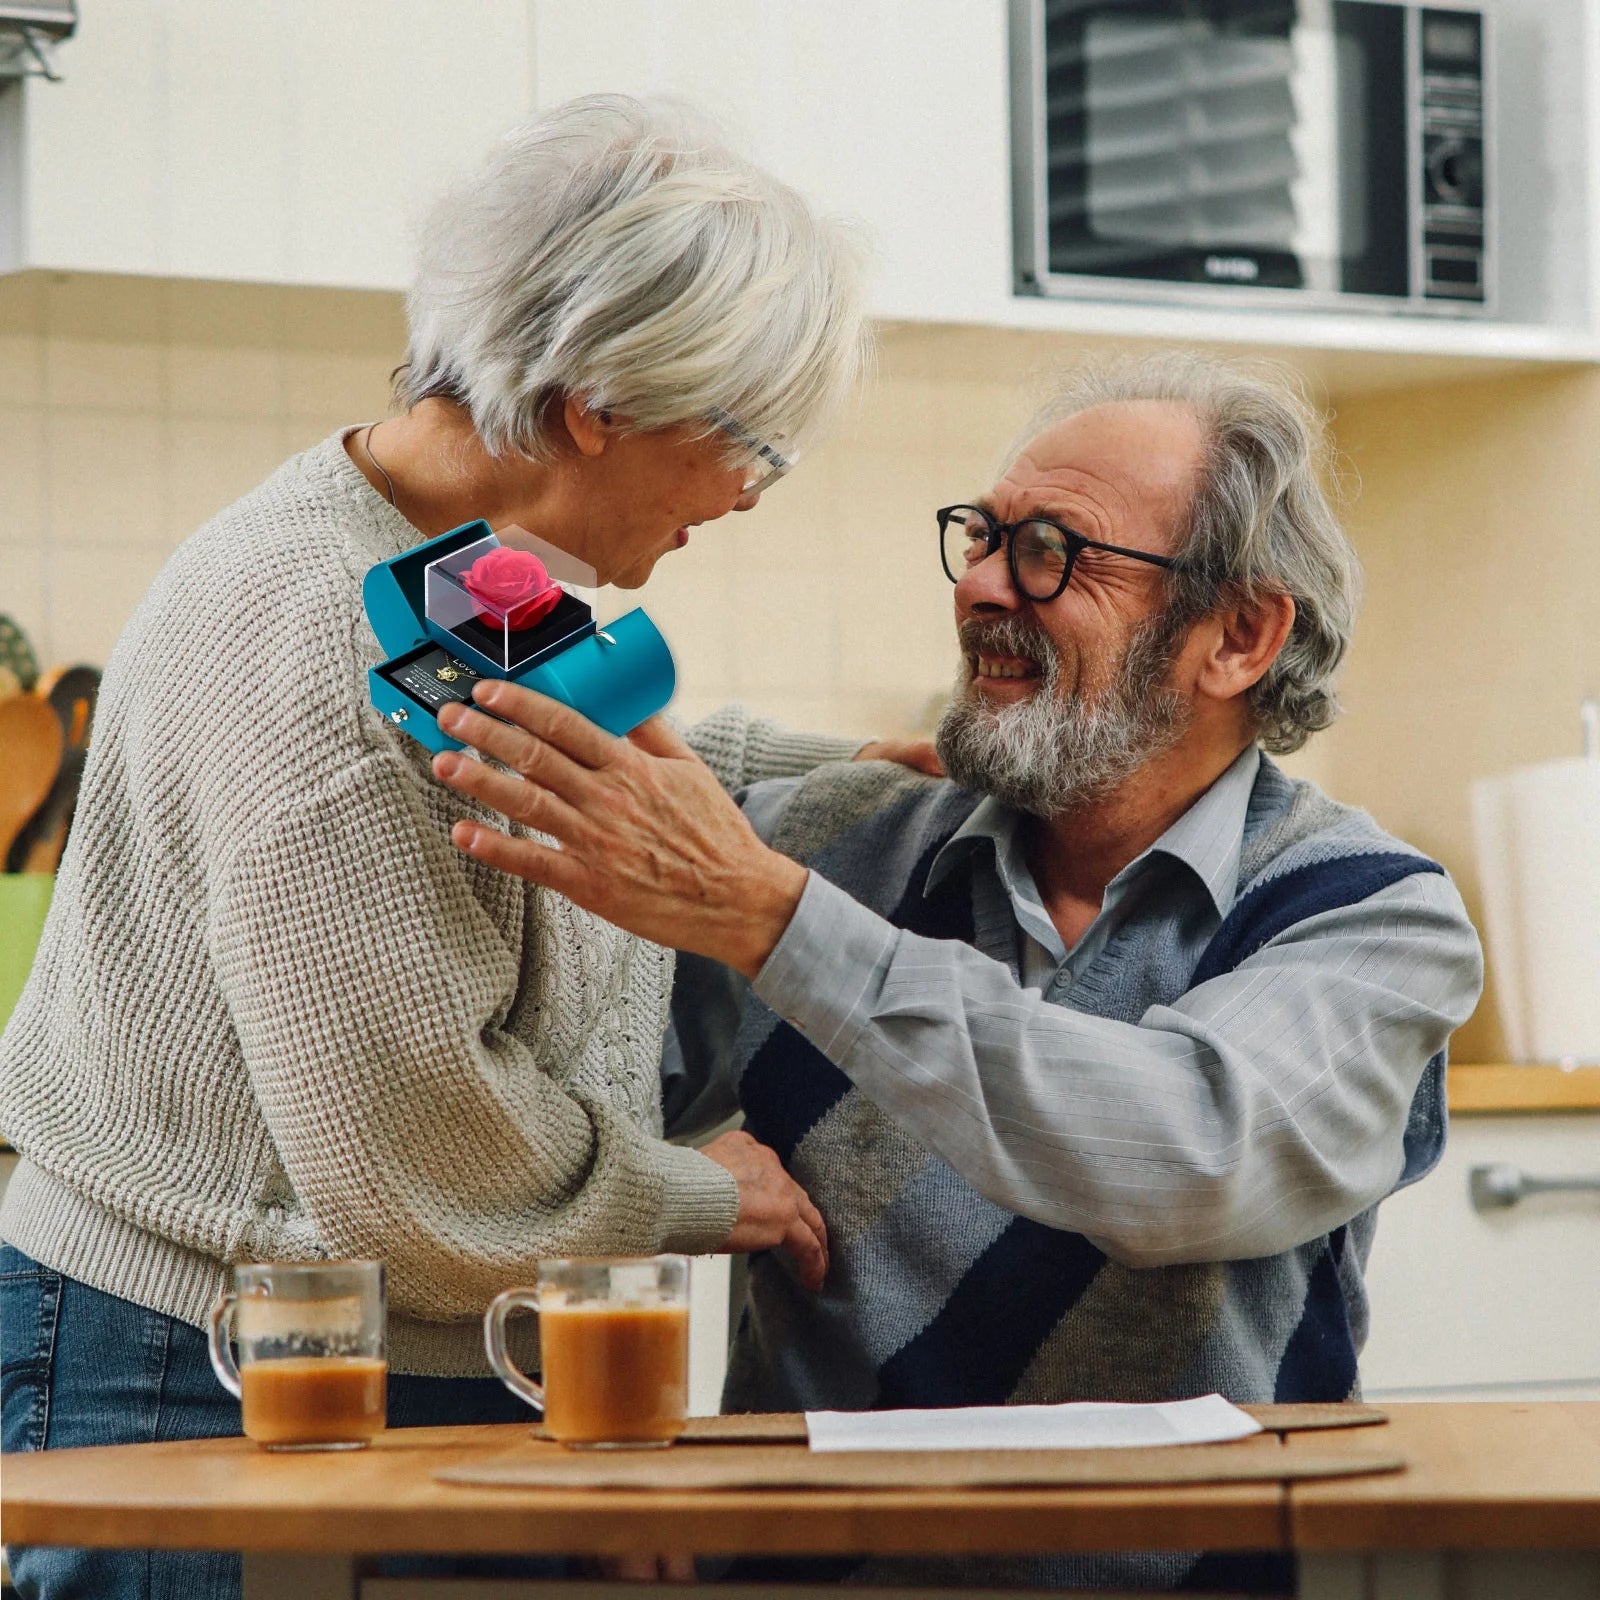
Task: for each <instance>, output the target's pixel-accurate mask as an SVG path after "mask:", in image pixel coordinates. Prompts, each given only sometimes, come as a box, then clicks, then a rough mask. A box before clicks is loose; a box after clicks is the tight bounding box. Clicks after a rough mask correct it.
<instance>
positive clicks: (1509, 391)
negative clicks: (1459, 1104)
mask: <svg viewBox="0 0 1600 1600" xmlns="http://www.w3.org/2000/svg"><path fill="white" fill-rule="evenodd" d="M1597 437H1600V371H1596V370H1594V369H1587V370H1578V371H1561V372H1552V373H1548V374H1545V375H1543V376H1537V377H1522V378H1516V379H1510V380H1507V381H1504V382H1494V383H1477V384H1464V385H1454V386H1450V387H1434V388H1427V389H1418V390H1412V391H1411V392H1409V393H1406V394H1402V395H1386V396H1372V397H1369V398H1367V399H1365V400H1363V401H1361V402H1359V403H1355V404H1347V405H1346V406H1345V407H1344V408H1343V410H1342V411H1341V414H1340V418H1339V438H1340V443H1341V445H1342V446H1343V448H1344V451H1345V453H1346V456H1347V458H1348V460H1349V461H1350V463H1351V465H1352V467H1353V468H1354V470H1355V471H1356V472H1357V473H1358V474H1359V476H1360V482H1361V490H1360V494H1359V497H1358V498H1357V499H1356V501H1355V503H1354V506H1353V507H1352V511H1351V528H1352V531H1353V532H1354V534H1355V537H1356V540H1357V543H1358V545H1359V546H1360V549H1361V554H1362V560H1363V562H1364V564H1365V567H1366V576H1367V594H1366V602H1365V604H1364V606H1363V609H1362V616H1361V623H1360V627H1359V629H1358V630H1357V635H1356V641H1355V645H1354V648H1353V650H1352V652H1351V658H1350V666H1349V670H1348V672H1347V673H1346V675H1345V700H1346V702H1347V705H1348V707H1349V714H1348V715H1347V716H1346V718H1345V719H1344V721H1342V722H1341V723H1339V724H1338V725H1337V726H1336V727H1335V728H1334V729H1333V730H1332V731H1331V733H1330V734H1329V735H1328V739H1327V759H1328V761H1329V763H1330V765H1331V767H1332V770H1333V771H1334V772H1335V773H1336V774H1337V779H1338V788H1339V789H1340V791H1341V792H1342V793H1343V794H1344V795H1346V796H1349V797H1352V798H1355V799H1357V800H1359V801H1360V803H1361V804H1363V805H1366V806H1368V807H1370V808H1371V810H1372V811H1373V812H1374V813H1375V814H1376V815H1377V816H1378V817H1379V818H1380V819H1381V820H1382V821H1383V822H1384V823H1385V824H1386V825H1388V826H1389V827H1391V828H1393V829H1394V830H1395V831H1396V832H1398V833H1400V834H1402V835H1403V836H1404V837H1405V838H1407V839H1410V840H1412V841H1413V842H1414V843H1415V844H1417V845H1419V846H1421V847H1422V848H1423V849H1426V850H1429V851H1431V852H1433V853H1434V854H1435V855H1436V856H1437V857H1438V859H1439V860H1441V861H1443V862H1444V864H1445V865H1446V866H1447V867H1448V868H1449V869H1450V871H1451V873H1452V874H1453V875H1454V876H1455V878H1456V881H1457V882H1458V883H1459V884H1460V885H1461V887H1462V890H1463V893H1464V894H1465V896H1466V899H1467V904H1468V907H1469V909H1470V910H1471V911H1472V912H1473V914H1474V915H1475V916H1477V915H1478V913H1479V911H1480V909H1481V901H1480V896H1479V889H1478V874H1477V868H1476V865H1475V862H1474V858H1473V843H1472V827H1471V816H1470V810H1469V800H1468V791H1469V787H1470V785H1471V782H1472V780H1473V779H1474V778H1476V777H1480V776H1485V775H1489V774H1493V773H1498V772H1505V771H1508V770H1510V769H1511V768H1513V767H1517V766H1522V765H1524V764H1527V763H1532V762H1539V761H1550V760H1555V759H1558V758H1561V757H1567V756H1575V755H1577V754H1579V753H1580V751H1581V748H1582V741H1581V733H1580V724H1579V719H1578V706H1579V703H1580V702H1581V700H1582V699H1583V697H1584V696H1585V695H1586V694H1594V693H1597V692H1600V616H1597V613H1600V537H1597V536H1596V535H1597V531H1600V454H1597V452H1596V448H1595V440H1596V438H1597ZM1480 923H1481V919H1480ZM1489 979H1490V992H1489V994H1488V995H1486V997H1485V1003H1484V1004H1483V1005H1481V1006H1480V1007H1479V1008H1478V1014H1477V1015H1476V1016H1475V1017H1474V1018H1473V1019H1472V1021H1471V1022H1470V1023H1468V1025H1467V1026H1466V1027H1465V1028H1463V1029H1462V1030H1461V1032H1460V1033H1459V1034H1458V1035H1457V1038H1456V1043H1455V1053H1456V1056H1457V1059H1459V1060H1462V1061H1485V1060H1489V1061H1492V1060H1496V1059H1503V1055H1504V1049H1505V1042H1504V1037H1503V1035H1502V1033H1501V1030H1500V1026H1499V1023H1498V1020H1497V1018H1496V1017H1495V1015H1494V1004H1493V981H1494V966H1493V962H1492V960H1491V962H1490V967H1489Z"/></svg>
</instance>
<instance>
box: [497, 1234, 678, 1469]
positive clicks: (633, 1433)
mask: <svg viewBox="0 0 1600 1600" xmlns="http://www.w3.org/2000/svg"><path fill="white" fill-rule="evenodd" d="M523 1308H526V1309H528V1310H532V1311H536V1312H537V1313H538V1316H539V1349H540V1355H541V1364H542V1368H543V1371H542V1373H541V1376H542V1378H543V1380H544V1381H543V1382H542V1383H535V1382H534V1381H533V1380H532V1379H531V1378H530V1377H529V1376H528V1375H527V1374H526V1373H525V1372H523V1371H522V1370H521V1369H520V1368H519V1367H517V1366H516V1365H515V1364H514V1363H513V1362H512V1360H511V1357H510V1356H509V1354H507V1351H506V1318H507V1317H509V1316H510V1315H511V1313H512V1312H513V1311H516V1310H519V1309H523ZM483 1337H484V1344H485V1345H486V1346H487V1348H488V1352H489V1365H490V1366H491V1367H493V1368H494V1370H495V1372H496V1373H497V1374H499V1377H500V1380H501V1382H502V1383H504V1384H505V1386H506V1387H507V1388H508V1389H509V1390H511V1392H512V1393H513V1394H515V1395H519V1396H520V1397H521V1398H522V1399H524V1400H526V1401H527V1402H528V1404H529V1405H531V1406H533V1407H534V1408H535V1409H536V1410H538V1411H540V1412H542V1413H543V1415H544V1428H545V1432H546V1433H548V1434H549V1435H550V1437H551V1438H552V1439H558V1440H559V1441H560V1442H561V1443H562V1444H564V1445H567V1446H569V1447H570V1448H572V1449H574V1450H623V1449H643V1450H648V1449H659V1448H660V1447H661V1446H663V1445H669V1444H671V1443H672V1441H673V1440H674V1439H676V1438H677V1437H678V1435H679V1434H680V1433H682V1432H683V1423H684V1418H685V1416H686V1415H687V1414H688V1409H689V1258H688V1257H687V1256H623V1257H615V1258H611V1259H606V1258H602V1257H599V1256H594V1257H588V1258H583V1257H573V1258H572V1259H569V1260H564V1261H541V1262H540V1263H539V1281H538V1286H537V1287H536V1288H532V1289H507V1290H506V1292H505V1293H504V1294H501V1295H496V1296H495V1298H494V1299H493V1301H491V1302H490V1305H489V1309H488V1311H487V1312H485V1313H484V1318H483Z"/></svg>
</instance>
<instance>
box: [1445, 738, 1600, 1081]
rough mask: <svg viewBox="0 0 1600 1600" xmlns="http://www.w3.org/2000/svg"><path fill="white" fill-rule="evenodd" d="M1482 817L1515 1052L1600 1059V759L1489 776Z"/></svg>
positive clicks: (1496, 948)
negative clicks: (1498, 776) (1495, 776)
mask: <svg viewBox="0 0 1600 1600" xmlns="http://www.w3.org/2000/svg"><path fill="white" fill-rule="evenodd" d="M1472 820H1473V828H1474V832H1475V833H1476V836H1477V849H1478V872H1479V877H1480V880H1481V882H1482V884H1483V900H1484V914H1485V921H1486V922H1487V924H1488V926H1487V928H1486V930H1485V932H1486V935H1487V940H1488V949H1489V960H1490V962H1491V964H1492V967H1493V972H1494V979H1495V989H1496V993H1497V994H1498V996H1499V1002H1500V1021H1501V1025H1502V1027H1503V1028H1504V1029H1505V1035H1506V1042H1507V1045H1508V1047H1509V1051H1510V1055H1511V1058H1512V1060H1514V1061H1576V1062H1600V761H1586V760H1573V761H1552V762H1549V763H1547V764H1546V765H1543V766H1537V767H1522V768H1519V769H1518V770H1517V771H1516V772H1513V773H1510V774H1508V775H1507V776H1505V777H1503V778H1485V779H1481V780H1480V781H1479V782H1477V783H1475V784H1473V786H1472Z"/></svg>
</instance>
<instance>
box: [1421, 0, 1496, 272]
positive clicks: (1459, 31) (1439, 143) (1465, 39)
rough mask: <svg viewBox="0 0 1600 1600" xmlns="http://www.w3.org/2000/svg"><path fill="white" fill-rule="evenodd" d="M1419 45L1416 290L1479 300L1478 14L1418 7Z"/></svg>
mask: <svg viewBox="0 0 1600 1600" xmlns="http://www.w3.org/2000/svg"><path fill="white" fill-rule="evenodd" d="M1419 24H1420V25H1419V28H1418V33H1419V35H1420V37H1419V39H1418V50H1419V56H1420V62H1419V66H1420V71H1419V77H1420V80H1421V89H1422V92H1421V95H1420V96H1419V109H1420V112H1421V122H1422V126H1421V129H1420V137H1421V157H1422V160H1421V168H1422V171H1421V183H1422V196H1421V198H1422V216H1421V222H1422V241H1421V243H1422V248H1421V249H1420V250H1418V251H1417V252H1416V254H1415V257H1414V259H1415V261H1416V263H1417V270H1418V275H1419V278H1420V282H1418V283H1417V284H1416V286H1415V287H1416V291H1417V292H1418V293H1420V294H1421V295H1422V296H1423V297H1424V298H1426V299H1430V300H1477V301H1482V300H1483V299H1484V296H1485V294H1486V291H1487V285H1486V283H1485V272H1484V257H1485V231H1484V139H1483V106H1484V96H1483V55H1484V50H1483V18H1482V16H1481V15H1480V14H1478V13H1477V12H1473V11H1438V10H1424V11H1423V12H1422V13H1421V16H1420V18H1419Z"/></svg>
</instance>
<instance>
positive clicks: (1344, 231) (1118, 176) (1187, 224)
mask: <svg viewBox="0 0 1600 1600" xmlns="http://www.w3.org/2000/svg"><path fill="white" fill-rule="evenodd" d="M1042 43H1043V46H1044V57H1043V68H1044V70H1043V74H1042V89H1043V107H1042V110H1043V115H1044V119H1045V123H1046V137H1045V141H1044V142H1045V146H1046V149H1047V152H1048V157H1047V167H1046V172H1045V178H1044V183H1043V186H1042V193H1041V195H1040V199H1041V200H1042V202H1043V204H1044V207H1045V216H1044V235H1045V237H1044V241H1043V242H1044V245H1045V249H1046V256H1047V261H1048V266H1049V270H1050V272H1051V273H1054V274H1069V275H1075V276H1084V275H1088V276H1094V277H1106V278H1127V279H1146V280H1152V281H1159V282H1172V283H1184V282H1188V283H1217V284H1222V285H1236V286H1239V287H1255V288H1279V289H1295V290H1311V291H1313V292H1320V293H1321V294H1326V295H1330V296H1333V295H1338V294H1340V293H1357V294H1385V295H1391V294H1392V295H1399V296H1404V295H1405V294H1406V293H1407V292H1408V285H1407V282H1406V277H1407V272H1406V236H1407V235H1406V193H1405V185H1406V181H1407V178H1406V162H1405V159H1404V151H1405V148H1406V141H1405V95H1406V84H1405V9H1404V8H1403V7H1401V6H1396V5H1389V4H1383V3H1369V0H1207V3H1206V4H1205V5H1204V6H1197V5H1195V4H1193V3H1192V0H1044V3H1043V40H1042ZM1397 218H1398V220H1397Z"/></svg>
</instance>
